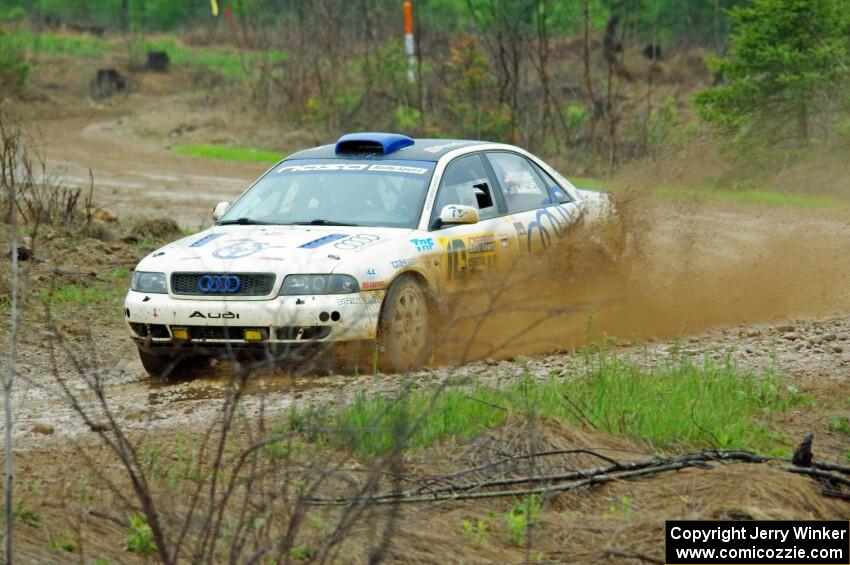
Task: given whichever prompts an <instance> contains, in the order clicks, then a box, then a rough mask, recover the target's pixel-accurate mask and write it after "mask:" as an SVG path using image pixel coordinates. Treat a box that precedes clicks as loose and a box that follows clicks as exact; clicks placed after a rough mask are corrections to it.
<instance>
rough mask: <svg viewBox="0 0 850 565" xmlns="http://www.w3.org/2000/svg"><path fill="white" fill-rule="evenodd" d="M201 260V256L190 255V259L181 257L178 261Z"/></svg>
mask: <svg viewBox="0 0 850 565" xmlns="http://www.w3.org/2000/svg"><path fill="white" fill-rule="evenodd" d="M200 258H201V257H200V256H199V255H190V256H188V257H181V258H180V259H178V261H197V260H198V259H200Z"/></svg>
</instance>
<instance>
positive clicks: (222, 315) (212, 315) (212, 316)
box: [189, 310, 239, 320]
mask: <svg viewBox="0 0 850 565" xmlns="http://www.w3.org/2000/svg"><path fill="white" fill-rule="evenodd" d="M189 317H190V318H204V319H208V320H218V319H222V320H238V319H239V314H235V313H233V312H207V314H206V316H205V315H204V314H203V312H199V311H198V310H195V311H194V312H192V313H191V314H190V315H189Z"/></svg>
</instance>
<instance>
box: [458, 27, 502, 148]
mask: <svg viewBox="0 0 850 565" xmlns="http://www.w3.org/2000/svg"><path fill="white" fill-rule="evenodd" d="M446 69H447V71H448V72H447V76H446V87H445V92H444V94H445V98H446V101H447V107H446V109H447V110H448V113H449V116H450V120H449V123H451V124H452V126H450V129H449V132H448V134H449V135H448V136H449V137H465V138H469V139H507V138H508V137H509V135H510V124H511V115H510V109H509V108H507V107H506V106H504V105H502V104H499V103H498V102H497V101H495V99H494V97H493V95H492V91H493V89H495V88H496V79H495V76H494V74H493V73H491V72H490V67H489V63H488V61H487V56H486V54H485V52H484V46H483V45H482V43H481V40H480V39H479V38H477V37H476V36H473V35H466V36H462V37H459V38H458V39H457V41H456V42H455V44H454V45H453V46H452V49H451V54H450V57H449V61H448V63H447V64H446Z"/></svg>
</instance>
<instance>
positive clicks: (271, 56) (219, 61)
mask: <svg viewBox="0 0 850 565" xmlns="http://www.w3.org/2000/svg"><path fill="white" fill-rule="evenodd" d="M148 51H165V52H166V53H167V54H168V58H169V61H170V62H171V64H172V65H174V66H176V67H196V68H202V69H207V70H209V71H212V72H215V73H218V74H219V75H222V76H225V77H227V78H229V79H232V80H237V81H238V80H245V79H249V78H252V77H251V76H249V72H250V71H254V70H256V69H258V68H259V66H260V65H259V63H260V62H262V61H266V62H268V63H270V64H275V63H281V62H283V61H286V60H287V58H288V55H287V53H286V52H285V51H281V50H279V49H269V50H267V51H262V52H260V51H242V52H241V53H240V52H239V51H236V50H234V49H233V48H227V47H221V48H219V47H190V46H186V45H183V44H182V43H180V42H179V41H177V40H175V39H172V38H163V39H156V40H145V41H137V42H135V43H133V44H132V45H131V46H130V57H131V59H132V60H135V61H137V62H138V61H141V60H143V58H144V57H145V56H146V54H147V52H148Z"/></svg>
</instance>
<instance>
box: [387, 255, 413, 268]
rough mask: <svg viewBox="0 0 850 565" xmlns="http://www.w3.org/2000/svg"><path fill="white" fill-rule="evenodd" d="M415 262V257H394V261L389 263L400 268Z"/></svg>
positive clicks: (410, 265)
mask: <svg viewBox="0 0 850 565" xmlns="http://www.w3.org/2000/svg"><path fill="white" fill-rule="evenodd" d="M415 264H416V257H411V258H410V259H396V260H395V261H391V262H390V265H392V267H393V269H401V268H402V267H412V266H413V265H415Z"/></svg>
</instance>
